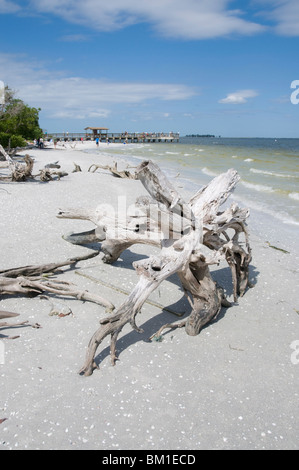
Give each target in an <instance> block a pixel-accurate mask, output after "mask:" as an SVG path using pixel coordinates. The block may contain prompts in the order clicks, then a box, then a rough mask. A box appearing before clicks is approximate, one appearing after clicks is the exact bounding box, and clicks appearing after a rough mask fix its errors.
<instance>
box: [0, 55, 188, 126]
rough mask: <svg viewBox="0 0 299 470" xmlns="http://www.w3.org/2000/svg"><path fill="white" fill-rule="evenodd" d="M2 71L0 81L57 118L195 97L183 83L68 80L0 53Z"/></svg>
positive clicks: (43, 66)
mask: <svg viewBox="0 0 299 470" xmlns="http://www.w3.org/2000/svg"><path fill="white" fill-rule="evenodd" d="M0 70H1V74H2V75H1V77H0V79H1V80H3V81H4V82H5V83H6V84H8V85H9V86H10V87H11V88H13V89H15V90H17V95H18V96H19V97H20V98H21V99H22V100H24V101H25V102H26V103H28V104H29V105H30V106H38V107H40V108H42V111H43V113H44V114H45V115H46V116H48V117H49V116H50V117H56V118H72V119H80V118H82V117H84V118H85V117H107V116H108V115H109V113H110V110H111V108H113V107H114V106H115V105H116V106H117V105H128V106H130V105H134V104H142V103H148V102H149V101H153V100H160V101H172V100H185V99H188V98H191V97H192V96H194V95H195V94H196V93H195V91H194V90H193V89H192V88H190V87H188V86H185V85H181V84H173V83H144V82H117V81H110V80H104V79H102V78H91V79H88V78H83V77H69V76H66V74H65V73H64V72H63V71H60V72H51V71H50V65H48V66H47V65H46V64H40V63H34V61H32V60H31V61H30V62H29V61H27V60H26V56H24V55H10V54H1V53H0Z"/></svg>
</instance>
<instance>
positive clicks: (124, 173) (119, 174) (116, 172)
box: [88, 162, 136, 179]
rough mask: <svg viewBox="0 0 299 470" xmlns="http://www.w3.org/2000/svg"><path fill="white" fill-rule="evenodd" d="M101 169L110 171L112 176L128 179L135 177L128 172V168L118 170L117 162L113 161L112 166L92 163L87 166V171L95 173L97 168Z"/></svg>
mask: <svg viewBox="0 0 299 470" xmlns="http://www.w3.org/2000/svg"><path fill="white" fill-rule="evenodd" d="M99 168H100V169H101V170H109V171H110V173H112V175H113V176H115V177H116V178H128V179H136V176H135V175H134V174H132V173H130V172H129V171H128V170H122V171H120V170H118V169H117V162H114V166H109V165H97V164H95V163H94V164H93V165H91V166H90V167H89V168H88V171H90V172H92V173H95V172H96V171H97V170H98V169H99Z"/></svg>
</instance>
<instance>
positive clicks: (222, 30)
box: [30, 0, 264, 39]
mask: <svg viewBox="0 0 299 470" xmlns="http://www.w3.org/2000/svg"><path fill="white" fill-rule="evenodd" d="M30 3H31V9H32V11H37V12H42V13H50V14H55V15H57V16H60V17H62V18H64V19H65V20H66V21H69V22H72V23H77V24H84V25H87V26H89V27H92V28H94V29H96V30H100V31H113V30H117V29H121V28H124V27H126V26H129V25H131V24H137V23H141V22H147V23H149V24H151V25H152V26H153V27H154V29H156V30H157V31H158V32H159V34H160V35H162V36H166V37H176V38H177V37H178V38H184V39H207V38H212V37H222V36H227V35H234V34H238V35H249V34H255V33H258V32H261V31H263V30H264V26H262V25H261V24H258V23H254V22H252V21H249V20H246V19H244V18H242V15H243V13H245V12H242V11H240V10H231V9H229V5H230V3H231V0H184V1H182V0H150V1H149V0H143V1H142V0H126V2H124V0H110V1H109V2H107V1H106V0H85V1H84V2H82V0H51V1H49V0H31V2H30ZM243 16H245V15H243Z"/></svg>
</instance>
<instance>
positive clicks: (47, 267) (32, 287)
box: [0, 252, 115, 312]
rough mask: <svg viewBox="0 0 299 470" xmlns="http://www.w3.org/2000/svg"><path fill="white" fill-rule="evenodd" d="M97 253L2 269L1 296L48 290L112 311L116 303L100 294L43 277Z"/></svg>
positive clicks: (33, 293) (35, 294) (0, 275)
mask: <svg viewBox="0 0 299 470" xmlns="http://www.w3.org/2000/svg"><path fill="white" fill-rule="evenodd" d="M97 254H98V253H97V252H94V253H91V254H89V255H86V256H81V257H77V258H72V259H70V260H67V261H63V262H61V263H50V264H43V265H39V266H24V267H20V268H14V269H9V270H4V271H0V297H1V295H26V296H31V297H32V296H37V295H41V294H44V293H45V292H47V293H51V294H56V295H59V296H70V297H75V298H77V299H80V300H86V301H89V302H94V303H97V304H99V305H102V306H103V307H105V308H106V311H108V312H111V311H112V310H114V308H115V307H114V305H113V304H112V303H111V302H110V301H108V300H106V299H104V298H103V297H101V296H99V295H98V294H93V293H90V292H88V291H86V290H80V289H78V288H77V287H76V286H74V285H73V284H71V283H69V282H62V281H58V280H49V279H47V278H46V277H41V276H42V274H45V273H52V272H55V271H56V270H57V269H59V268H61V267H63V266H72V267H74V266H75V265H76V264H77V263H78V262H79V261H82V260H85V259H88V258H91V257H94V256H96V255H97Z"/></svg>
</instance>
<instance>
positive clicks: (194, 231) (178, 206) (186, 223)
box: [58, 161, 251, 376]
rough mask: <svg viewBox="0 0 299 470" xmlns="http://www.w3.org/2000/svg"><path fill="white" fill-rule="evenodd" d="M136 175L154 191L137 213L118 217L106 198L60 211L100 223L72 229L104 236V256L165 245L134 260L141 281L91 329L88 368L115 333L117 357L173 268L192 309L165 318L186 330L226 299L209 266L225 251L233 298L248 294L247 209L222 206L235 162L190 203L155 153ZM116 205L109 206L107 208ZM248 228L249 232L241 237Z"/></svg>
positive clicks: (76, 238) (195, 329)
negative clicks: (122, 339)
mask: <svg viewBox="0 0 299 470" xmlns="http://www.w3.org/2000/svg"><path fill="white" fill-rule="evenodd" d="M136 178H138V179H139V180H140V181H141V182H142V184H143V185H144V187H145V188H146V189H147V191H148V193H149V195H150V196H151V198H139V199H138V200H137V204H136V213H135V214H133V215H131V216H130V215H128V216H127V217H126V219H125V221H124V220H122V223H120V219H121V215H118V217H114V218H112V217H111V215H109V211H108V210H107V207H105V205H100V206H98V207H97V209H96V210H90V211H89V212H87V211H86V210H85V211H84V210H81V211H80V210H74V211H60V212H59V214H58V217H62V218H63V217H67V218H80V219H87V220H90V221H92V222H93V223H94V224H95V225H96V228H95V230H93V231H90V232H85V233H84V234H76V235H75V234H72V235H70V236H68V238H67V239H68V240H69V241H71V242H73V243H82V242H88V240H89V242H90V241H91V240H92V241H95V240H97V241H101V242H102V249H103V251H104V252H105V257H104V261H106V262H112V261H114V260H115V259H117V257H118V256H119V255H120V253H121V252H122V251H123V250H124V249H126V248H127V247H128V246H131V245H132V244H134V243H148V244H153V245H158V246H160V247H161V252H160V255H159V256H150V257H149V258H148V259H145V260H142V261H138V262H135V263H134V268H135V270H136V272H137V274H138V276H139V281H138V283H137V285H136V287H135V288H134V289H133V291H132V292H131V294H130V295H129V297H128V299H127V300H126V301H125V302H124V303H123V304H122V305H121V306H120V307H119V308H118V309H117V310H116V311H115V313H114V314H113V315H111V316H109V317H107V318H104V319H103V320H101V322H100V323H101V326H100V328H99V329H98V330H97V331H96V332H95V333H94V335H93V336H92V338H91V340H90V342H89V345H88V350H87V355H86V361H85V364H84V366H83V367H82V369H81V371H80V372H81V373H82V374H84V375H86V376H87V375H91V374H92V372H93V370H94V369H95V368H96V367H97V365H96V363H95V360H94V358H95V354H96V351H97V348H98V346H99V345H100V343H101V342H102V341H103V339H104V338H105V337H106V336H108V335H111V345H110V350H111V360H112V363H113V364H114V363H115V360H116V359H117V357H116V341H117V338H118V335H119V333H120V332H121V330H122V328H123V327H124V325H126V324H127V323H130V324H131V326H132V328H134V329H135V330H137V331H139V332H140V331H141V330H140V329H139V328H138V327H137V326H136V323H135V317H136V315H137V313H138V312H140V310H141V307H142V305H143V303H144V302H145V301H146V299H147V298H148V296H149V295H150V294H151V292H153V291H154V290H155V289H156V288H157V287H158V286H159V285H160V284H161V283H162V282H163V280H165V279H167V278H168V277H169V276H170V275H172V274H173V273H177V274H178V276H179V278H180V281H181V284H182V288H183V290H184V292H185V294H186V296H187V298H188V300H189V303H190V305H191V313H190V315H189V316H188V318H187V319H185V320H184V321H183V322H180V323H176V324H167V325H165V326H164V327H162V328H161V330H160V332H161V331H162V330H163V329H164V328H166V327H168V328H169V327H170V328H175V327H182V326H184V327H185V330H186V333H187V334H188V335H197V334H198V333H199V332H200V330H201V329H202V327H203V326H204V325H205V324H206V323H208V322H209V321H211V320H212V319H213V318H215V317H216V316H217V315H218V313H219V311H220V309H221V306H222V305H224V306H229V305H230V304H229V302H228V301H227V300H226V298H225V296H224V292H223V290H222V288H220V287H219V286H217V285H216V283H215V282H214V281H213V279H212V276H211V274H210V270H209V266H210V265H212V264H218V263H219V262H220V260H222V259H224V260H226V261H227V263H228V264H229V266H230V268H231V271H232V281H233V292H234V300H235V301H236V300H237V296H238V295H243V294H244V292H245V290H246V288H247V286H248V285H249V281H248V267H249V263H250V260H251V249H250V245H249V240H248V234H247V230H246V226H245V221H246V219H247V217H248V215H249V211H248V210H247V209H240V208H239V207H238V206H237V205H236V204H233V205H231V207H229V208H228V209H226V210H225V211H223V212H219V207H220V206H221V205H222V204H223V203H224V202H225V201H226V199H227V198H228V196H229V195H230V193H231V191H232V190H233V189H234V187H235V185H236V184H237V182H238V180H239V176H238V174H237V172H236V171H235V170H233V169H231V170H228V171H227V172H226V173H224V174H222V175H220V176H218V177H216V178H215V179H214V180H212V181H211V183H210V184H208V185H207V186H205V187H204V188H202V189H200V190H199V191H198V192H197V193H196V194H195V195H194V196H193V197H192V198H191V199H190V200H189V201H188V203H185V201H184V200H183V198H182V197H181V196H180V194H179V193H178V192H177V191H176V189H175V188H174V187H173V186H172V185H171V184H170V182H169V181H168V180H167V178H166V177H165V175H164V174H163V173H162V172H161V170H160V169H159V167H158V166H157V165H155V164H154V163H153V162H151V161H144V162H142V163H141V164H140V165H139V167H138V168H137V170H136ZM110 212H111V208H110ZM112 219H113V220H112ZM242 234H243V237H244V240H243V242H242V240H240V236H241V235H242ZM160 332H159V333H160Z"/></svg>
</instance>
